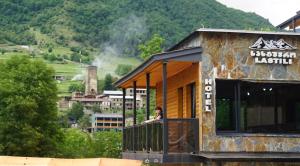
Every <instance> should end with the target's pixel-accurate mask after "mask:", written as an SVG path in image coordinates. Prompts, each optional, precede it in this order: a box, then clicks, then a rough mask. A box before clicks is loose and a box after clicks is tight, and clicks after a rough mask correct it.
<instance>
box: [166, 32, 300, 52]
mask: <svg viewBox="0 0 300 166" xmlns="http://www.w3.org/2000/svg"><path fill="white" fill-rule="evenodd" d="M201 32H212V33H239V34H258V35H286V36H300V33H295V32H284V31H251V30H238V29H213V28H200V29H197V30H195V31H194V32H192V33H190V34H189V35H188V36H186V37H185V38H183V39H182V40H181V41H179V42H178V43H177V44H175V45H173V46H171V47H170V48H169V49H167V51H173V50H176V49H177V47H178V46H179V45H180V44H182V43H184V42H185V41H186V40H188V39H190V38H192V37H194V36H195V35H197V34H199V33H201Z"/></svg>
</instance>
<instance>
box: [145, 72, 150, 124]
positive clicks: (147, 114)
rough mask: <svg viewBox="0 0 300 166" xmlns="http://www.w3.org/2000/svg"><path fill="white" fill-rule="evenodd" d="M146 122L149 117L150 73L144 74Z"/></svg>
mask: <svg viewBox="0 0 300 166" xmlns="http://www.w3.org/2000/svg"><path fill="white" fill-rule="evenodd" d="M146 93H147V94H146V120H149V117H150V73H147V74H146Z"/></svg>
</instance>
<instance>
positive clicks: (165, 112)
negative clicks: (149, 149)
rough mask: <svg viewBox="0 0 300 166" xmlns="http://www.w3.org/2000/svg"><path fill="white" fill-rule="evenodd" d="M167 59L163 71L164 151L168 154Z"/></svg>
mask: <svg viewBox="0 0 300 166" xmlns="http://www.w3.org/2000/svg"><path fill="white" fill-rule="evenodd" d="M167 64H168V63H167V61H164V62H163V73H162V77H163V78H162V82H163V89H162V92H163V106H162V110H163V153H164V154H167V153H168V145H169V140H168V135H169V134H168V116H167V115H168V114H167V91H168V89H167Z"/></svg>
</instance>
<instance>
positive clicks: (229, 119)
mask: <svg viewBox="0 0 300 166" xmlns="http://www.w3.org/2000/svg"><path fill="white" fill-rule="evenodd" d="M236 87H237V82H236V81H225V80H217V81H216V112H217V116H216V128H217V131H234V130H235V126H236V125H235V124H236V118H235V117H236V116H235V103H236V102H235V88H236Z"/></svg>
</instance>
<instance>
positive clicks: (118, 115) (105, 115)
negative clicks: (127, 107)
mask: <svg viewBox="0 0 300 166" xmlns="http://www.w3.org/2000/svg"><path fill="white" fill-rule="evenodd" d="M93 116H95V117H105V118H115V117H118V118H122V117H123V116H122V114H113V113H94V114H93Z"/></svg>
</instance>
